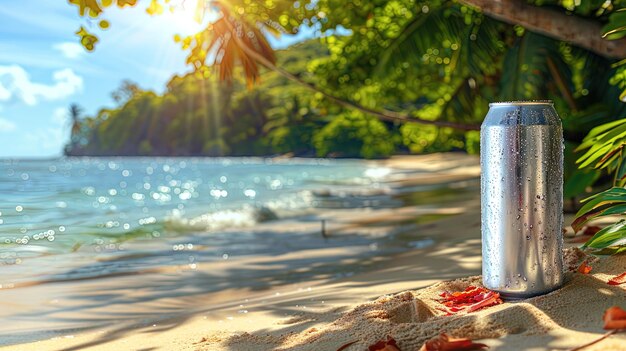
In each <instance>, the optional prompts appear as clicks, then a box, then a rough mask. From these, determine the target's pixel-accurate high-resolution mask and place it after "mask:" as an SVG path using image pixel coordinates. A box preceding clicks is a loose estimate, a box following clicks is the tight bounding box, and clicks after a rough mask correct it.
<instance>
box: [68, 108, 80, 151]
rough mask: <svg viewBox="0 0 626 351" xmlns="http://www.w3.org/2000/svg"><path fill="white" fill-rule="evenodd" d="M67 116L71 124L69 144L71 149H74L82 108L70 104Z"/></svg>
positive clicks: (77, 137) (78, 132)
mask: <svg viewBox="0 0 626 351" xmlns="http://www.w3.org/2000/svg"><path fill="white" fill-rule="evenodd" d="M68 116H69V117H70V123H71V129H70V130H71V134H70V143H71V144H72V147H74V146H76V143H77V142H78V140H79V134H80V131H81V123H82V116H83V108H82V107H80V106H79V105H78V104H71V105H70V108H69V109H68Z"/></svg>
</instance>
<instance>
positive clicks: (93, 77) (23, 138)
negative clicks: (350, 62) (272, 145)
mask: <svg viewBox="0 0 626 351" xmlns="http://www.w3.org/2000/svg"><path fill="white" fill-rule="evenodd" d="M146 6H147V2H146V1H145V0H143V1H139V4H138V5H137V7H136V8H128V7H127V8H125V9H121V10H120V9H117V8H115V7H111V8H108V9H107V11H106V14H105V15H104V17H103V18H105V19H107V20H109V21H110V22H111V28H109V29H108V30H107V31H99V30H97V29H95V28H93V30H92V31H93V32H95V33H97V34H98V36H99V39H100V41H99V42H98V44H97V46H96V50H95V51H94V52H91V53H88V52H86V51H85V50H83V49H82V47H80V45H79V44H78V37H77V36H76V35H75V34H74V33H75V32H76V30H77V29H78V28H79V27H80V25H85V26H89V25H91V26H92V27H97V26H96V24H95V22H94V23H93V24H90V23H88V21H87V20H85V19H82V18H80V17H79V16H78V11H77V8H76V7H75V6H71V5H69V4H68V3H67V2H66V1H62V0H53V1H42V0H20V1H3V3H2V6H0V158H2V157H53V156H59V155H61V150H62V147H63V145H64V144H65V142H66V141H67V139H68V138H69V125H68V118H67V109H68V106H69V105H70V104H71V103H77V104H79V105H81V106H82V107H83V108H84V110H85V113H86V114H93V113H95V112H96V111H97V110H99V109H100V108H101V107H104V106H113V105H114V103H113V101H112V99H111V97H110V93H111V92H112V91H113V90H115V89H116V88H117V87H118V86H119V85H120V82H121V81H122V80H124V79H130V80H132V81H134V82H137V83H138V84H139V85H140V86H141V87H142V88H144V89H152V90H155V91H157V92H162V91H163V89H164V87H165V84H166V83H167V81H168V80H169V79H170V78H171V77H172V76H173V75H174V74H184V73H186V72H189V71H190V68H189V67H187V66H185V64H184V62H185V52H183V51H182V50H181V49H180V47H179V45H178V44H176V43H175V42H174V41H173V36H174V34H177V33H178V34H191V33H194V32H196V31H197V30H198V29H200V25H199V24H197V23H196V22H195V21H193V19H192V16H193V15H192V13H191V11H184V10H179V11H178V12H177V13H176V14H174V15H172V14H170V13H168V12H167V11H166V13H165V14H163V15H160V16H154V17H153V16H150V15H148V14H147V13H146V12H145V8H146ZM311 32H312V31H303V32H302V33H301V35H299V36H296V37H291V38H281V40H278V41H277V40H271V42H272V45H273V46H274V47H277V48H278V47H285V46H288V45H289V44H291V43H293V42H295V41H299V40H302V38H303V37H310V36H311ZM270 39H271V38H270Z"/></svg>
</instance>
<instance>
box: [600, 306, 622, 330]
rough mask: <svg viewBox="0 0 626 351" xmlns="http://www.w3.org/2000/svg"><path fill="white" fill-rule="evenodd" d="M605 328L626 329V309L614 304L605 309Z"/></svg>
mask: <svg viewBox="0 0 626 351" xmlns="http://www.w3.org/2000/svg"><path fill="white" fill-rule="evenodd" d="M602 320H604V329H605V330H612V329H626V311H624V310H623V309H621V308H620V307H619V306H613V307H611V308H609V309H607V310H606V311H604V316H602Z"/></svg>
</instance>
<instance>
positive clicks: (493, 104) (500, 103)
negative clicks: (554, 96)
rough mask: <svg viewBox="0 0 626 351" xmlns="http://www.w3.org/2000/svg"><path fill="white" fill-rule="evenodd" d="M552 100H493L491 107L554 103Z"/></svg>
mask: <svg viewBox="0 0 626 351" xmlns="http://www.w3.org/2000/svg"><path fill="white" fill-rule="evenodd" d="M552 104H553V102H552V100H527V101H502V102H492V103H490V104H489V107H492V106H528V105H552Z"/></svg>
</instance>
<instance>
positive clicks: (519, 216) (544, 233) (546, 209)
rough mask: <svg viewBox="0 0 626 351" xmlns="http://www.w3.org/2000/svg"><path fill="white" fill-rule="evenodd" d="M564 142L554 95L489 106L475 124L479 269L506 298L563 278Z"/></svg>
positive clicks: (554, 284) (528, 294)
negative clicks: (478, 124)
mask: <svg viewBox="0 0 626 351" xmlns="http://www.w3.org/2000/svg"><path fill="white" fill-rule="evenodd" d="M563 145H564V144H563V129H562V126H561V120H560V118H559V116H558V115H557V113H556V111H555V109H554V107H553V104H552V102H551V101H514V102H498V103H491V104H489V112H488V113H487V116H486V117H485V120H484V121H483V124H482V126H481V130H480V163H481V232H482V259H483V262H482V273H483V285H484V286H485V287H486V288H488V289H491V290H494V291H498V292H499V293H500V295H501V296H502V297H503V298H505V299H507V298H508V299H522V298H527V297H531V296H536V295H541V294H545V293H548V292H550V291H552V290H555V289H557V288H559V287H560V286H561V285H562V284H563V254H562V248H563V233H562V227H563Z"/></svg>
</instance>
